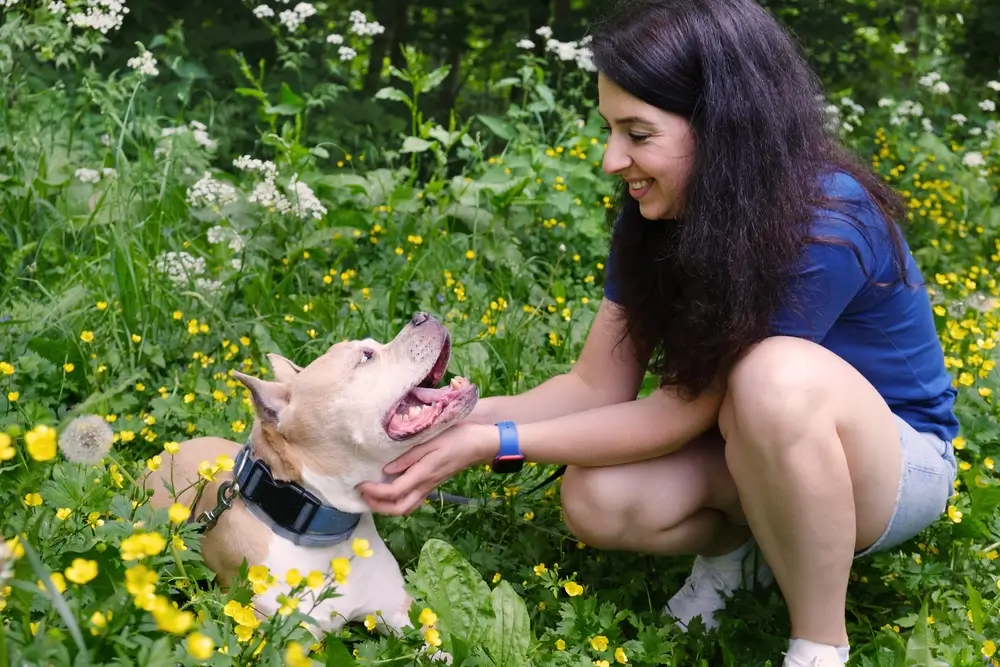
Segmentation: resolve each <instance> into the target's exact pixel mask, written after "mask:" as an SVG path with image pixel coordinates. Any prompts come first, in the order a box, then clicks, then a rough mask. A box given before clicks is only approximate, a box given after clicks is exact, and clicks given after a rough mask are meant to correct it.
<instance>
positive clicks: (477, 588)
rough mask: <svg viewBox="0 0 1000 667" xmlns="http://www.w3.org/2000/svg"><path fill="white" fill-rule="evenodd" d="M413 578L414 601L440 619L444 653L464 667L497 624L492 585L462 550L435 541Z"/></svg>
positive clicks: (422, 555)
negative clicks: (473, 648) (484, 636)
mask: <svg viewBox="0 0 1000 667" xmlns="http://www.w3.org/2000/svg"><path fill="white" fill-rule="evenodd" d="M409 575H410V576H409V577H408V583H409V585H410V588H411V590H412V591H413V592H414V593H415V595H414V597H417V598H420V599H422V600H423V601H424V602H425V603H426V605H427V606H428V607H430V608H431V610H433V611H434V613H436V614H437V615H438V623H437V627H438V629H439V630H440V631H441V641H442V643H443V646H442V649H443V650H445V651H447V652H448V653H450V654H451V655H452V657H453V664H455V665H461V664H462V662H463V661H464V660H465V659H466V658H467V657H468V656H469V654H470V652H471V651H472V647H474V646H478V645H480V644H481V643H482V638H483V635H484V634H485V633H486V631H487V630H488V628H489V627H490V626H491V625H492V624H493V623H494V620H495V614H494V611H493V606H492V605H491V603H490V587H489V585H488V584H487V583H486V582H485V581H483V578H482V576H480V574H479V572H477V571H476V569H475V568H474V567H472V565H470V564H469V562H468V561H467V560H465V558H463V557H462V555H461V554H460V553H459V552H458V550H456V549H455V548H454V547H453V546H451V545H450V544H448V543H447V542H444V541H442V540H439V539H434V538H432V539H429V540H427V542H426V543H424V546H423V548H422V549H421V550H420V558H419V561H418V563H417V569H416V571H415V572H410V573H409Z"/></svg>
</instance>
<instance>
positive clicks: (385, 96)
mask: <svg viewBox="0 0 1000 667" xmlns="http://www.w3.org/2000/svg"><path fill="white" fill-rule="evenodd" d="M375 99H377V100H394V101H396V102H402V103H403V104H405V105H406V106H408V107H410V108H411V109H412V108H413V100H411V99H410V96H409V95H407V94H406V93H404V92H403V91H402V90H400V89H399V88H393V87H392V86H386V87H385V88H382V89H380V90H379V91H378V92H377V93H375Z"/></svg>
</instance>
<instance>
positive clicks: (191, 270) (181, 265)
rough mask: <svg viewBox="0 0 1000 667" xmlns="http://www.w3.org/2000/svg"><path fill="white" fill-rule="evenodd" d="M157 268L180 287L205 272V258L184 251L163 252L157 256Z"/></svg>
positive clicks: (155, 264) (155, 263)
mask: <svg viewBox="0 0 1000 667" xmlns="http://www.w3.org/2000/svg"><path fill="white" fill-rule="evenodd" d="M154 266H155V267H156V270H157V271H159V272H160V273H163V274H165V275H166V276H167V278H168V279H169V280H170V282H172V283H173V284H174V285H176V286H178V287H180V286H184V285H187V284H189V283H190V282H191V281H192V280H194V279H195V278H197V277H198V276H200V275H202V274H203V273H205V258H204V257H194V256H192V255H191V254H189V253H187V252H184V251H183V250H182V251H180V252H175V251H173V250H171V251H169V252H163V253H160V254H159V255H157V256H156V260H155V262H154Z"/></svg>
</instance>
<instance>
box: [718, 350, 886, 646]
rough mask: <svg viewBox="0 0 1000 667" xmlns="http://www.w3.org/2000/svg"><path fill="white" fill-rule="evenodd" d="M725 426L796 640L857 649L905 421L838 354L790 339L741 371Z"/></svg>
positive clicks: (731, 388) (756, 355)
mask: <svg viewBox="0 0 1000 667" xmlns="http://www.w3.org/2000/svg"><path fill="white" fill-rule="evenodd" d="M719 428H720V431H721V432H722V434H723V437H724V438H725V440H726V462H727V465H728V468H729V470H730V471H731V474H732V476H733V479H734V480H735V483H736V487H737V489H738V490H739V495H740V503H741V505H742V507H743V511H744V512H745V513H746V516H747V519H748V521H749V523H750V526H751V529H752V530H753V533H754V536H755V538H756V540H757V543H758V544H759V545H760V548H761V551H762V552H763V553H764V556H765V558H766V559H767V561H768V563H769V564H770V566H771V568H772V569H773V571H774V576H775V579H776V580H777V582H778V585H779V587H780V588H781V591H782V594H783V595H784V598H785V601H786V603H787V605H788V610H789V615H790V617H791V623H792V637H794V638H802V639H807V640H811V641H813V642H817V643H819V644H826V645H832V646H846V645H847V628H846V621H845V618H844V609H845V606H846V595H847V585H848V577H849V574H850V570H851V564H852V562H853V559H854V554H855V552H856V551H858V550H861V549H863V548H865V547H867V546H868V545H870V544H872V543H873V542H875V540H877V539H878V537H879V536H880V535H881V534H882V532H883V531H884V530H885V528H886V526H887V525H888V522H889V519H890V517H891V515H892V512H893V508H894V506H895V502H896V496H897V492H898V489H899V480H900V475H901V471H902V464H901V447H900V434H899V427H898V425H897V422H896V418H895V417H894V416H893V414H892V412H891V411H890V410H889V407H888V406H887V405H886V403H885V401H884V400H883V399H882V398H881V396H880V395H879V394H878V392H877V391H876V390H875V389H874V387H872V386H871V384H870V383H869V382H868V381H867V380H865V379H864V377H863V376H861V375H860V374H859V373H858V372H857V371H856V370H855V369H854V368H852V367H851V366H850V365H849V364H847V363H846V362H845V361H843V360H842V359H840V358H839V357H837V356H836V355H835V354H833V353H831V352H829V351H828V350H826V349H825V348H823V347H820V346H819V345H815V344H813V343H810V342H808V341H805V340H802V339H798V338H784V337H778V338H770V339H768V340H765V341H763V342H762V343H760V344H759V345H758V346H757V347H755V348H754V349H753V350H752V351H751V352H750V353H749V354H748V355H747V356H746V357H745V358H744V359H743V360H742V361H741V362H740V363H739V364H738V365H737V366H736V368H735V369H734V370H733V372H732V373H731V375H730V377H729V384H728V387H727V395H726V398H725V400H724V401H723V405H722V408H721V410H720V412H719Z"/></svg>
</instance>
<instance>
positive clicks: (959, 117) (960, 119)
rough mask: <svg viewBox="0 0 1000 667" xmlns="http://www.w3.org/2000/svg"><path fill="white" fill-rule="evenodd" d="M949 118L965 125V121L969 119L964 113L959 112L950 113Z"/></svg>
mask: <svg viewBox="0 0 1000 667" xmlns="http://www.w3.org/2000/svg"><path fill="white" fill-rule="evenodd" d="M951 119H952V120H953V121H955V122H956V123H958V124H959V125H965V123H966V122H967V121H968V120H969V119H968V118H966V117H965V115H964V114H960V113H956V114H952V115H951Z"/></svg>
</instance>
